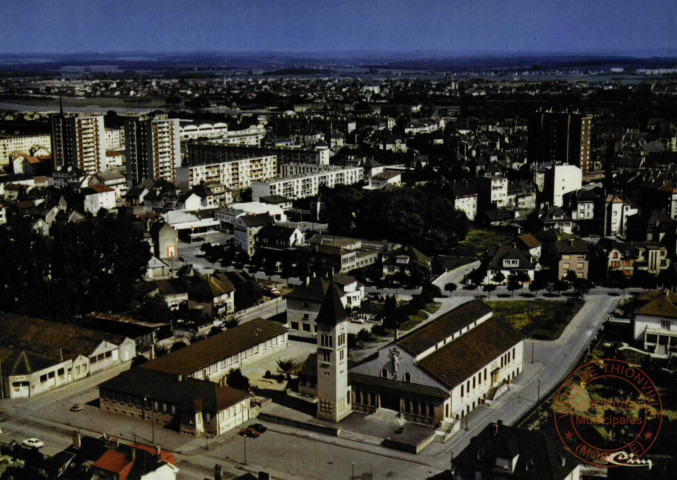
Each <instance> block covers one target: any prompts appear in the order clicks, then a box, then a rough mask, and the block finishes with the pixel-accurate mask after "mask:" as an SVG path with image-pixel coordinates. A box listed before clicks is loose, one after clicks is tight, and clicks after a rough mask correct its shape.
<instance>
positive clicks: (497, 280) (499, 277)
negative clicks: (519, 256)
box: [491, 270, 505, 284]
mask: <svg viewBox="0 0 677 480" xmlns="http://www.w3.org/2000/svg"><path fill="white" fill-rule="evenodd" d="M491 281H492V282H494V283H499V284H500V283H503V282H505V275H504V274H503V272H502V271H500V270H499V271H498V272H496V273H495V274H494V276H493V277H491Z"/></svg>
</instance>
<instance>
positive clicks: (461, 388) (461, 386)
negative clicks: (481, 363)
mask: <svg viewBox="0 0 677 480" xmlns="http://www.w3.org/2000/svg"><path fill="white" fill-rule="evenodd" d="M464 386H465V385H461V397H462V396H463V387H464Z"/></svg>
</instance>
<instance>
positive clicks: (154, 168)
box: [125, 115, 181, 185]
mask: <svg viewBox="0 0 677 480" xmlns="http://www.w3.org/2000/svg"><path fill="white" fill-rule="evenodd" d="M125 147H126V153H127V183H128V184H129V185H136V184H138V183H139V182H141V181H142V180H144V179H146V178H148V179H153V180H157V179H160V178H162V179H164V180H167V181H168V182H171V183H175V182H176V168H177V167H179V166H181V146H180V137H179V120H178V119H177V118H167V117H166V116H163V115H156V116H143V117H132V118H130V119H129V120H127V123H126V124H125Z"/></svg>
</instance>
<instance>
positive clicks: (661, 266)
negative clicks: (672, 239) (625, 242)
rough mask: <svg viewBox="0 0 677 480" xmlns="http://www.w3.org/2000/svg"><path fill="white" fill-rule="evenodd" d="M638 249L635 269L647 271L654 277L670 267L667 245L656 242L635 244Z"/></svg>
mask: <svg viewBox="0 0 677 480" xmlns="http://www.w3.org/2000/svg"><path fill="white" fill-rule="evenodd" d="M633 245H634V246H635V247H636V248H637V259H636V260H635V268H636V269H637V270H646V271H647V272H649V273H650V274H652V275H658V274H659V273H661V272H662V271H663V270H667V269H668V268H669V267H670V258H669V257H668V249H667V248H666V247H665V245H662V244H660V243H654V242H644V243H634V244H633Z"/></svg>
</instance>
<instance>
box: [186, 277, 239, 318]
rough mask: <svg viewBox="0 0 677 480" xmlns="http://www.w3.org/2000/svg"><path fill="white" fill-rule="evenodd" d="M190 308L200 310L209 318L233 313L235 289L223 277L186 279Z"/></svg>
mask: <svg viewBox="0 0 677 480" xmlns="http://www.w3.org/2000/svg"><path fill="white" fill-rule="evenodd" d="M188 300H189V306H190V308H199V309H202V311H203V312H205V313H206V314H207V315H208V316H210V317H217V316H222V315H228V314H229V313H234V312H235V287H234V286H233V284H232V283H231V282H230V281H229V280H228V278H227V277H225V276H220V277H217V276H212V275H207V276H199V277H192V278H189V279H188Z"/></svg>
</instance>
